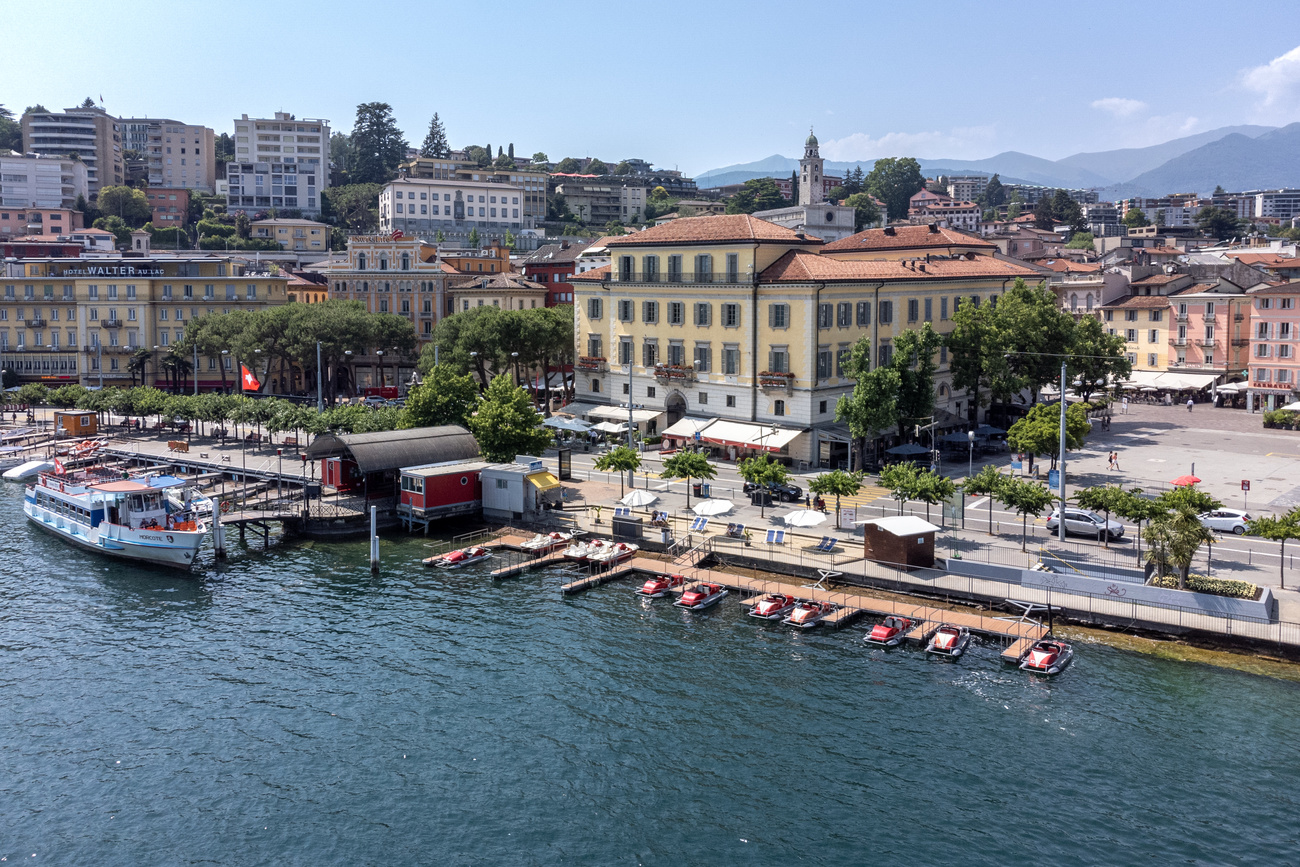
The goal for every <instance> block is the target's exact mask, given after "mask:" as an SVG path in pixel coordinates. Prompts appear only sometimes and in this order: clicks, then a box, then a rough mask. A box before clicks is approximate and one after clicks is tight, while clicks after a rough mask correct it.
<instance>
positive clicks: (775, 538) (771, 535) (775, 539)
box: [767, 530, 785, 545]
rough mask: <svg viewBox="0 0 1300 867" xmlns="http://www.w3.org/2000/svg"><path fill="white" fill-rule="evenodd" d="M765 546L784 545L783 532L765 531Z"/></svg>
mask: <svg viewBox="0 0 1300 867" xmlns="http://www.w3.org/2000/svg"><path fill="white" fill-rule="evenodd" d="M767 544H769V545H784V544H785V530H768V531H767Z"/></svg>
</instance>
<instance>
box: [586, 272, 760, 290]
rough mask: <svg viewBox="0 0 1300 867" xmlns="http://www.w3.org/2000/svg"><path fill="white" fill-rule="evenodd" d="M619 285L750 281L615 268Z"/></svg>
mask: <svg viewBox="0 0 1300 867" xmlns="http://www.w3.org/2000/svg"><path fill="white" fill-rule="evenodd" d="M611 276H613V277H614V278H615V279H616V280H617V281H618V282H619V283H724V284H726V283H730V284H733V285H737V286H738V285H741V284H742V283H744V284H746V285H747V284H749V283H751V282H752V281H750V280H744V281H742V280H741V279H740V274H738V273H735V274H727V273H722V274H717V273H712V272H703V271H700V272H688V271H682V272H680V273H679V272H676V271H668V272H666V273H665V272H662V271H624V270H622V269H619V268H615V269H614V271H613V273H612V275H611Z"/></svg>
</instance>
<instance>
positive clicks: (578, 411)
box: [556, 402, 602, 417]
mask: <svg viewBox="0 0 1300 867" xmlns="http://www.w3.org/2000/svg"><path fill="white" fill-rule="evenodd" d="M593 409H602V407H600V406H598V405H596V404H594V403H577V402H574V403H571V404H568V405H567V406H562V407H560V408H559V409H557V410H556V412H562V413H564V414H565V415H576V416H579V417H581V416H584V415H588V414H590V413H591V411H592V410H593Z"/></svg>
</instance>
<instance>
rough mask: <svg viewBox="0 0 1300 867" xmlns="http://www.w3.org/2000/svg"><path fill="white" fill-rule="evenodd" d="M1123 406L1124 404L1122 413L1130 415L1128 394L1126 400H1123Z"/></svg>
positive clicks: (1125, 396)
mask: <svg viewBox="0 0 1300 867" xmlns="http://www.w3.org/2000/svg"><path fill="white" fill-rule="evenodd" d="M1122 406H1123V410H1122V413H1123V414H1124V415H1128V395H1127V394H1126V395H1124V401H1123V404H1122Z"/></svg>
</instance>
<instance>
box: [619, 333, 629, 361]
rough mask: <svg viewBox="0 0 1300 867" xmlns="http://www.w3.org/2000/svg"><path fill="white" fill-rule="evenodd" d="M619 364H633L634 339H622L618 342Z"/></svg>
mask: <svg viewBox="0 0 1300 867" xmlns="http://www.w3.org/2000/svg"><path fill="white" fill-rule="evenodd" d="M618 363H619V364H631V363H632V338H631V337H620V338H619V341H618Z"/></svg>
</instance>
